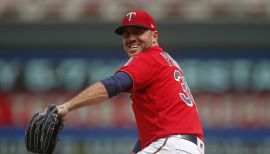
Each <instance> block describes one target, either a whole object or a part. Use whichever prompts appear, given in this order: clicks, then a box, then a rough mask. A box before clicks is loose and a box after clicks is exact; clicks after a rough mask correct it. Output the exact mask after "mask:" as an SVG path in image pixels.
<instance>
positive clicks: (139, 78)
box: [117, 56, 154, 90]
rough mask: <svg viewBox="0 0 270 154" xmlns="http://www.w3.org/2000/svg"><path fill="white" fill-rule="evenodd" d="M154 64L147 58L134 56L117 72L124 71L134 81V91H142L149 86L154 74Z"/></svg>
mask: <svg viewBox="0 0 270 154" xmlns="http://www.w3.org/2000/svg"><path fill="white" fill-rule="evenodd" d="M152 65H153V62H151V61H149V60H147V57H140V56H133V57H131V58H130V59H129V60H128V62H127V63H126V64H125V65H124V66H122V67H120V68H119V69H118V70H117V72H120V71H123V72H126V73H128V74H129V75H130V77H131V78H132V81H133V89H135V90H140V89H143V88H144V87H146V86H147V85H149V83H151V81H152V76H153V74H154V67H153V66H152Z"/></svg>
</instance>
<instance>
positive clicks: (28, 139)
mask: <svg viewBox="0 0 270 154" xmlns="http://www.w3.org/2000/svg"><path fill="white" fill-rule="evenodd" d="M63 126H64V123H63V120H62V118H61V117H60V116H59V115H57V107H56V105H52V106H49V107H48V108H47V109H46V111H45V112H44V113H36V114H35V115H34V116H33V118H32V119H31V121H30V122H29V124H28V126H27V128H26V131H25V145H26V148H27V150H28V151H30V152H34V153H42V154H51V153H53V151H54V149H55V146H56V143H57V141H58V135H59V133H60V132H61V130H62V128H63Z"/></svg>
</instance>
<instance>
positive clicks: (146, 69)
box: [118, 46, 203, 148]
mask: <svg viewBox="0 0 270 154" xmlns="http://www.w3.org/2000/svg"><path fill="white" fill-rule="evenodd" d="M118 71H124V72H127V73H128V74H129V75H130V76H131V77H132V79H133V89H132V91H131V95H132V97H131V99H132V107H133V111H134V114H135V118H136V122H137V126H138V132H139V138H140V141H141V144H142V147H143V148H145V147H146V146H148V145H149V144H150V143H151V142H153V141H155V140H157V139H159V138H162V137H166V136H169V135H173V134H195V135H197V136H198V137H199V138H201V139H202V140H203V130H202V126H201V122H200V120H199V117H198V112H197V110H196V104H195V102H194V100H193V97H192V95H191V93H190V91H189V89H188V87H184V86H183V85H184V83H185V79H184V77H182V78H181V80H179V81H176V77H178V76H177V75H176V77H175V71H176V72H180V74H181V76H183V72H182V71H181V69H180V68H179V66H178V65H177V63H176V62H175V61H174V60H173V59H172V58H171V57H169V55H168V54H167V53H166V52H163V51H162V49H161V48H160V47H158V46H156V47H152V48H150V49H148V50H147V51H145V52H141V53H138V54H135V55H133V56H132V57H131V58H130V60H129V61H128V62H127V64H125V66H123V67H121V68H119V70H118ZM176 74H177V73H176ZM180 74H178V75H180ZM178 79H179V78H178ZM183 88H184V89H183ZM180 95H183V96H185V97H182V98H181V97H180ZM183 98H189V101H191V103H192V104H189V105H188V104H187V102H184V100H185V99H184V100H183Z"/></svg>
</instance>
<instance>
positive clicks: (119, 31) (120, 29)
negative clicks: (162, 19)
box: [114, 25, 149, 35]
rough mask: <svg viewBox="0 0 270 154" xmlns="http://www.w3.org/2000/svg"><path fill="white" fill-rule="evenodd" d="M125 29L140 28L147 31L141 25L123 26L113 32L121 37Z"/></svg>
mask: <svg viewBox="0 0 270 154" xmlns="http://www.w3.org/2000/svg"><path fill="white" fill-rule="evenodd" d="M126 27H140V28H145V29H149V28H148V27H145V26H142V25H125V26H120V27H118V28H116V29H115V31H114V32H115V33H116V34H118V35H123V32H124V30H125V28H126Z"/></svg>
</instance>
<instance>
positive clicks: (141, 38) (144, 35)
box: [123, 27, 158, 56]
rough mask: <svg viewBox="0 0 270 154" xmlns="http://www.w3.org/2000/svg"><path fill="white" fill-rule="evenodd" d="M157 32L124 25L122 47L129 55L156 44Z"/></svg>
mask: <svg viewBox="0 0 270 154" xmlns="http://www.w3.org/2000/svg"><path fill="white" fill-rule="evenodd" d="M157 38H158V32H157V31H155V32H153V31H151V30H148V29H146V28H143V27H126V28H125V29H124V32H123V47H124V50H125V51H126V52H127V54H128V55H129V56H131V55H133V54H136V53H139V52H143V51H145V50H146V49H148V48H150V47H152V46H155V45H157Z"/></svg>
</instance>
